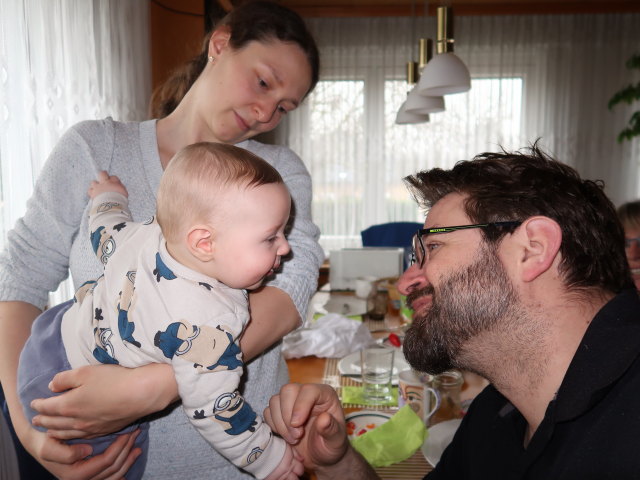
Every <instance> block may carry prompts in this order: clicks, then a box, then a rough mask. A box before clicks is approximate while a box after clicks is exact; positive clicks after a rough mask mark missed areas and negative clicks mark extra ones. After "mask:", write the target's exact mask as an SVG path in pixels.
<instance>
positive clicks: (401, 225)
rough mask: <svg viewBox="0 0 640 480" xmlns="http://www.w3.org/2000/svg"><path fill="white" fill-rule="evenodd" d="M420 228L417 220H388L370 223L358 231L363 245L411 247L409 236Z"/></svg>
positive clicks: (420, 225)
mask: <svg viewBox="0 0 640 480" xmlns="http://www.w3.org/2000/svg"><path fill="white" fill-rule="evenodd" d="M419 228H422V224H421V223H417V222H389V223H381V224H379V225H372V226H370V227H368V228H366V229H364V230H362V231H361V232H360V236H361V237H362V246H363V247H404V248H407V247H409V248H410V247H411V238H412V237H413V234H414V233H416V231H417V230H418V229H419Z"/></svg>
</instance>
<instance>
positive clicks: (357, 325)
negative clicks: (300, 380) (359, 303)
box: [282, 313, 374, 358]
mask: <svg viewBox="0 0 640 480" xmlns="http://www.w3.org/2000/svg"><path fill="white" fill-rule="evenodd" d="M373 342H374V339H373V337H372V336H371V333H370V332H369V329H368V328H367V326H366V325H365V324H363V323H362V322H361V321H358V320H353V319H350V318H347V317H345V316H343V315H339V314H337V313H329V314H327V315H324V316H323V317H320V318H319V319H317V320H316V321H315V322H313V323H312V324H311V325H309V326H307V327H304V328H299V329H298V330H294V331H293V332H291V333H290V334H289V335H287V336H285V337H284V339H283V340H282V355H283V356H284V358H298V357H306V356H308V355H315V356H316V357H327V358H342V357H344V356H346V355H348V354H349V353H352V352H355V351H358V350H361V349H362V348H364V347H366V346H368V345H371V344H372V343H373Z"/></svg>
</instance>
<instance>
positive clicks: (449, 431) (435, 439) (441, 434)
mask: <svg viewBox="0 0 640 480" xmlns="http://www.w3.org/2000/svg"><path fill="white" fill-rule="evenodd" d="M461 421H462V419H461V418H455V419H453V420H446V421H444V422H440V423H436V424H435V425H434V426H433V427H430V428H429V436H428V437H427V439H426V440H425V442H424V443H423V444H422V454H423V455H424V458H426V459H427V462H429V463H430V464H431V465H433V466H434V467H435V466H436V463H438V462H439V461H440V456H441V455H442V452H444V449H445V448H447V446H448V445H449V444H450V443H451V440H453V436H454V435H455V433H456V430H458V427H459V426H460V422H461Z"/></svg>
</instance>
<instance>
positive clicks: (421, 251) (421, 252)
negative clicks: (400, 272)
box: [411, 220, 522, 268]
mask: <svg viewBox="0 0 640 480" xmlns="http://www.w3.org/2000/svg"><path fill="white" fill-rule="evenodd" d="M521 223H522V222H521V221H520V220H512V221H508V222H489V223H476V224H474V225H456V226H454V227H435V228H421V229H420V230H418V231H417V232H416V233H415V235H414V236H413V240H412V246H413V251H412V252H411V265H414V264H416V263H417V264H418V266H419V267H420V268H422V267H423V266H424V260H425V258H426V256H427V251H426V249H425V248H424V243H423V242H422V239H423V237H426V236H427V235H435V234H438V233H450V232H455V231H456V230H467V229H469V228H490V227H517V226H519V225H520V224H521Z"/></svg>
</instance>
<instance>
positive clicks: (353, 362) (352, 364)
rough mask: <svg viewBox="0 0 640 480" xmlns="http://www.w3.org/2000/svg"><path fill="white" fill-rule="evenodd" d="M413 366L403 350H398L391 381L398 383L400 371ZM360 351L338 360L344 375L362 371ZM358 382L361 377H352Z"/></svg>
mask: <svg viewBox="0 0 640 480" xmlns="http://www.w3.org/2000/svg"><path fill="white" fill-rule="evenodd" d="M410 368H411V366H410V365H409V364H408V363H407V361H406V360H405V359H404V355H403V354H402V351H398V350H396V353H395V355H394V356H393V376H392V377H391V383H393V384H394V385H397V384H398V372H402V371H403V370H409V369H410ZM360 369H361V368H360V352H353V353H350V354H349V355H347V356H346V357H344V358H343V359H341V360H340V361H339V362H338V371H339V372H340V373H341V374H342V375H357V374H359V373H360ZM351 378H352V379H353V380H355V381H356V382H360V381H361V379H360V377H357V376H356V377H351Z"/></svg>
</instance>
